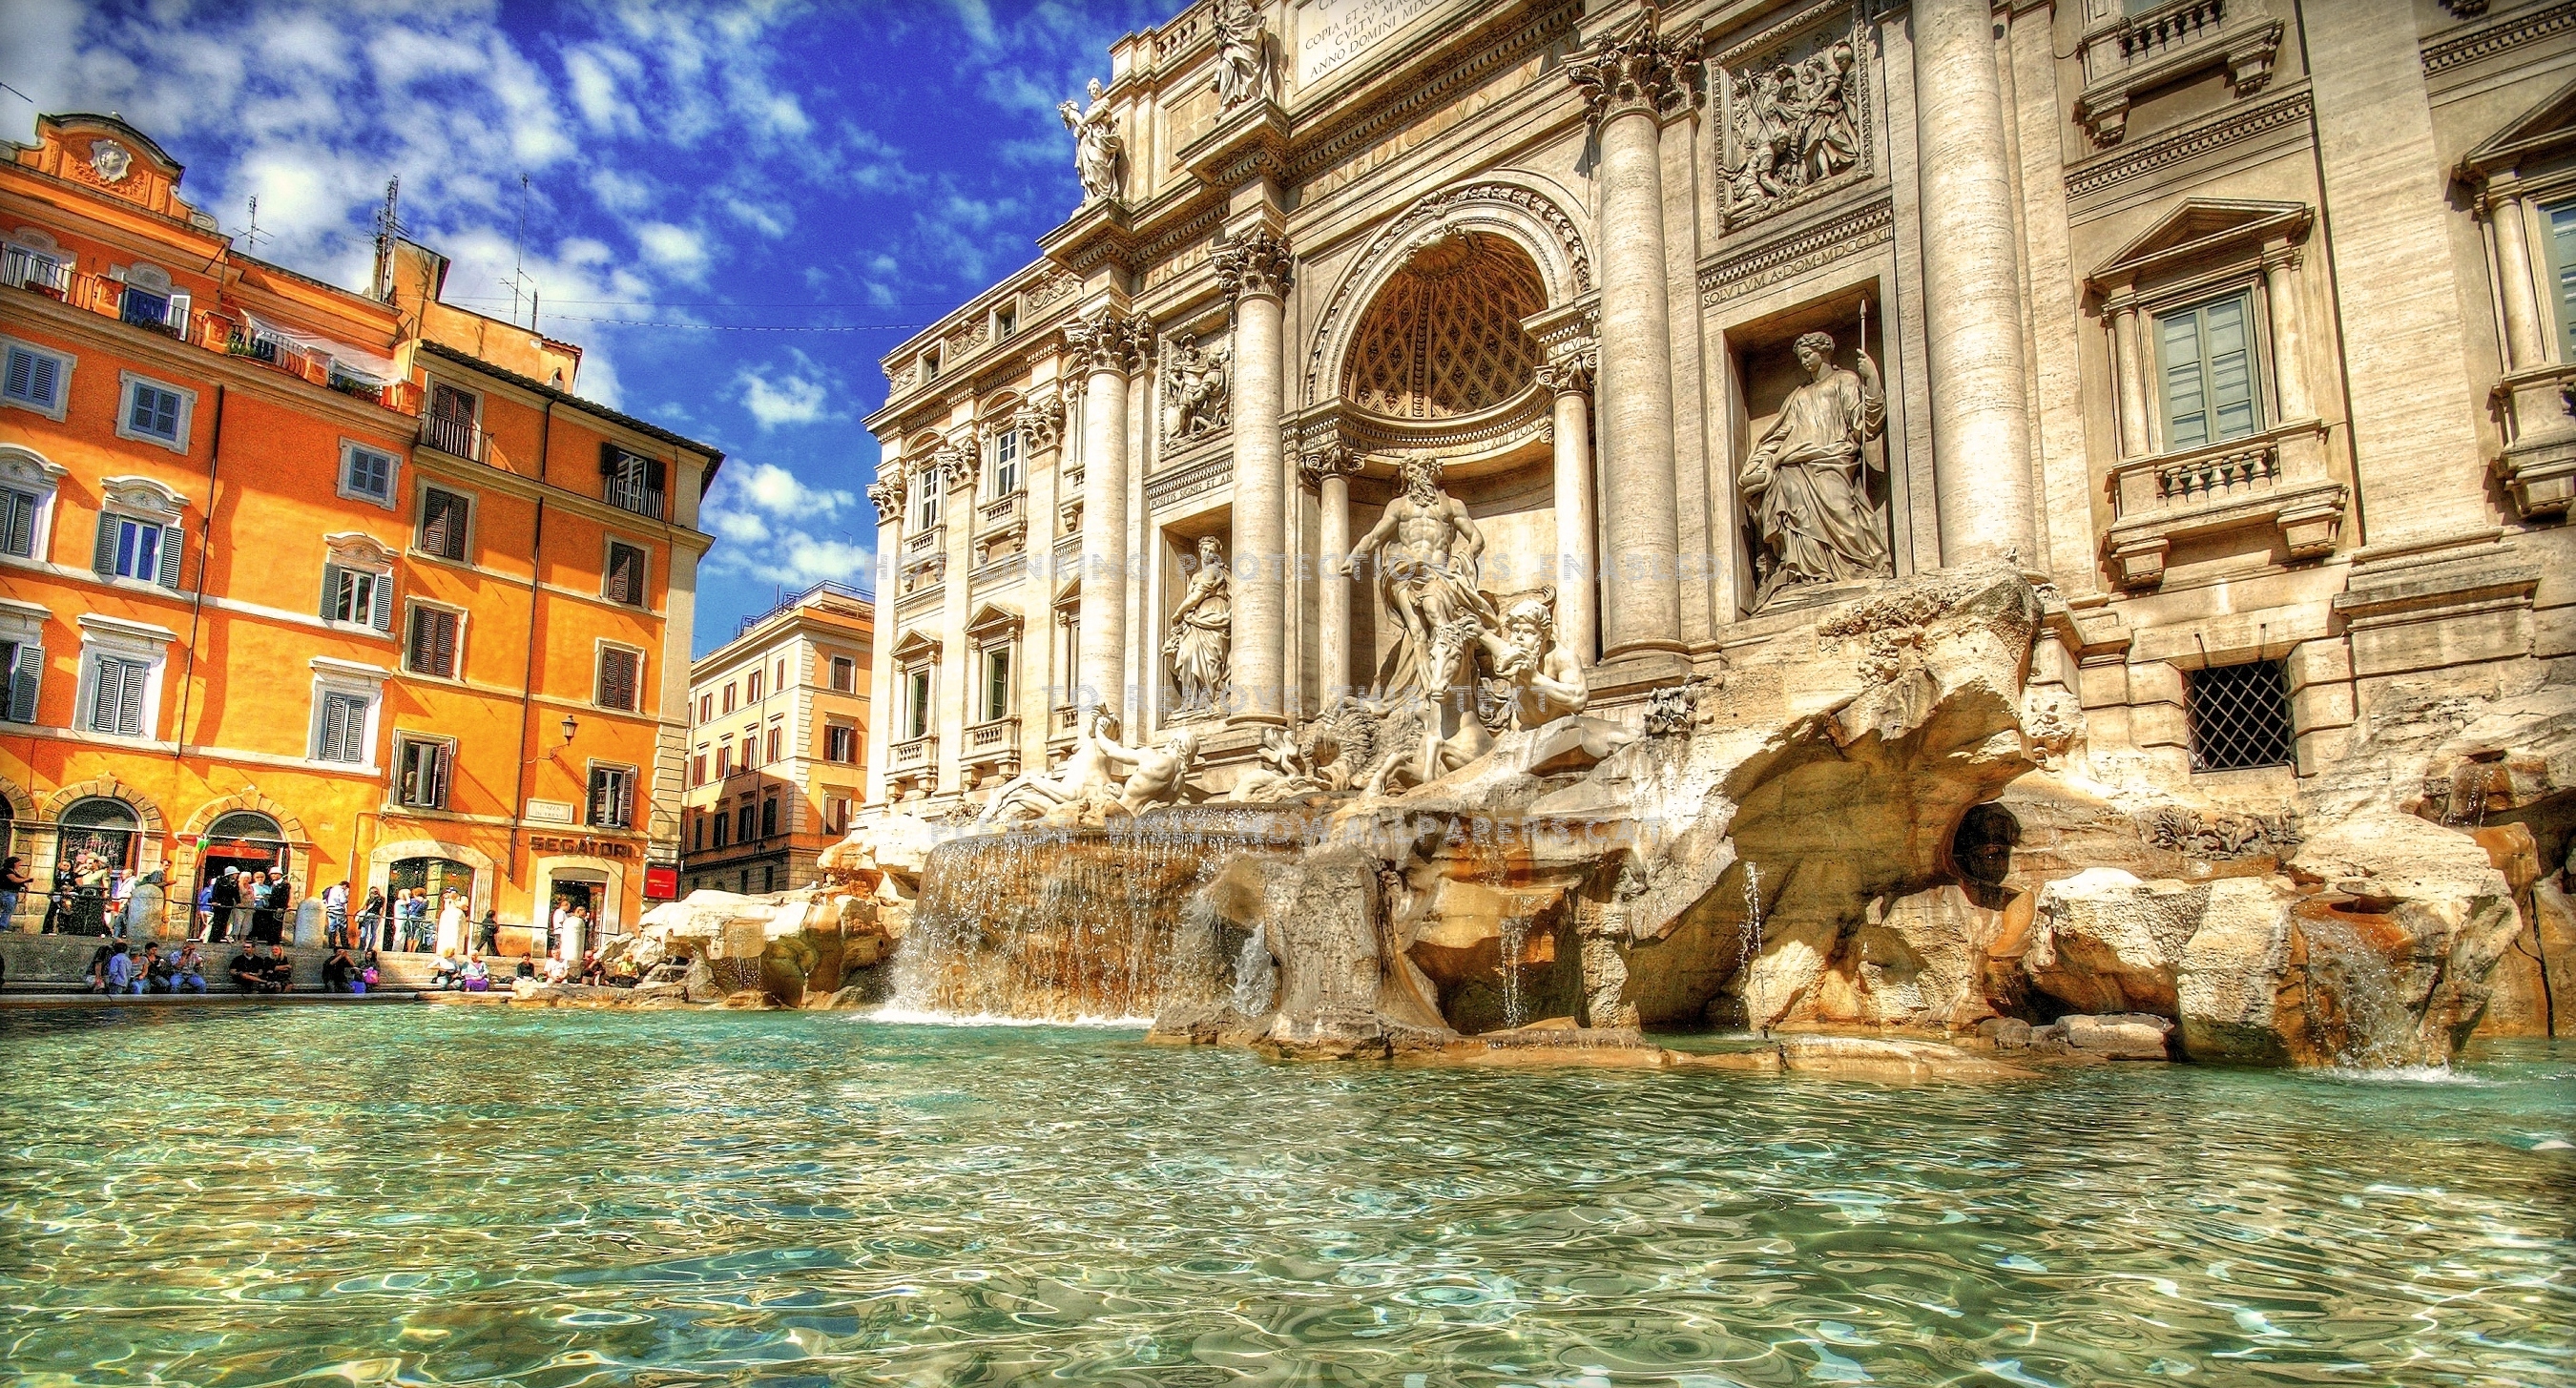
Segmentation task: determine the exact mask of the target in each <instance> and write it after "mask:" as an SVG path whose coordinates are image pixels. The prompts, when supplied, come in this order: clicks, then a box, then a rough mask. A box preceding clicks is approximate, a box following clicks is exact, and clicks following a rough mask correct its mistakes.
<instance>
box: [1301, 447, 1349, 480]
mask: <svg viewBox="0 0 2576 1388" xmlns="http://www.w3.org/2000/svg"><path fill="white" fill-rule="evenodd" d="M1360 462H1361V457H1360V452H1359V450H1358V449H1356V448H1353V447H1351V446H1350V445H1349V444H1344V443H1330V444H1326V445H1324V446H1323V447H1321V448H1310V449H1307V450H1306V451H1305V452H1304V453H1302V454H1299V455H1298V457H1297V479H1298V480H1299V481H1301V482H1304V483H1305V484H1306V485H1307V486H1309V487H1315V488H1319V489H1320V488H1321V487H1322V486H1323V485H1324V479H1325V478H1327V477H1357V476H1359V475H1360Z"/></svg>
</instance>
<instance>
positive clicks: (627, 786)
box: [590, 766, 635, 829]
mask: <svg viewBox="0 0 2576 1388" xmlns="http://www.w3.org/2000/svg"><path fill="white" fill-rule="evenodd" d="M590 823H591V827H593V828H596V829H628V828H632V827H634V824H635V771H634V768H632V767H625V766H594V767H592V768H591V769H590Z"/></svg>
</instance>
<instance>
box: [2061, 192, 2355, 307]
mask: <svg viewBox="0 0 2576 1388" xmlns="http://www.w3.org/2000/svg"><path fill="white" fill-rule="evenodd" d="M2313 220H2314V214H2313V213H2311V212H2310V211H2309V210H2308V206H2307V204H2305V203H2297V202H2255V201H2249V200H2240V199H2233V198H2189V199H2186V200H2185V201H2184V202H2183V203H2182V205H2181V206H2179V207H2176V208H2175V209H2174V210H2173V211H2171V212H2169V213H2166V214H2165V216H2164V217H2163V218H2162V219H2161V220H2159V221H2158V222H2157V223H2156V224H2155V225H2154V226H2151V227H2149V228H2147V229H2146V230H2145V231H2143V232H2141V233H2139V234H2138V236H2137V237H2136V238H2135V239H2134V240H2132V241H2130V242H2129V244H2127V245H2125V246H2122V247H2121V248H2120V249H2119V251H2118V252H2117V253H2115V254H2114V255H2113V256H2112V257H2111V259H2110V261H2109V262H2108V263H2107V264H2105V265H2103V266H2102V267H2101V268H2100V269H2097V270H2095V271H2094V272H2093V273H2092V275H2091V276H2090V279H2091V282H2092V283H2093V285H2094V286H2095V287H2096V288H2097V289H2098V288H2102V287H2105V286H2108V285H2113V284H2118V283H2122V282H2125V281H2132V280H2136V279H2139V278H2141V277H2143V276H2146V275H2149V274H2153V273H2154V272H2156V271H2158V270H2161V269H2164V268H2166V267H2168V266H2172V265H2181V264H2187V263H2190V262H2193V261H2199V260H2206V259H2209V258H2211V257H2213V256H2215V255H2216V254H2217V253H2219V252H2221V251H2224V250H2228V249H2230V248H2233V247H2237V246H2241V245H2254V246H2260V245H2261V244H2262V243H2264V242H2266V241H2291V242H2296V241H2302V240H2305V239H2306V238H2307V234H2308V226H2309V224H2310V223H2311V222H2312V221H2313Z"/></svg>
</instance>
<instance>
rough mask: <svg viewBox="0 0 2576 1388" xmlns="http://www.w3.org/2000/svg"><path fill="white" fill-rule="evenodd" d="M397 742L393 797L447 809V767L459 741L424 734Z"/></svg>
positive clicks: (420, 807) (420, 806)
mask: <svg viewBox="0 0 2576 1388" xmlns="http://www.w3.org/2000/svg"><path fill="white" fill-rule="evenodd" d="M394 742H395V744H396V745H395V748H394V799H395V800H397V801H399V802H400V803H402V804H404V805H407V806H410V807H411V808H413V809H418V810H443V809H446V808H447V768H448V763H449V762H450V761H452V760H454V759H455V756H456V745H455V744H454V743H451V742H445V741H441V740H437V739H432V738H424V737H397V738H395V739H394Z"/></svg>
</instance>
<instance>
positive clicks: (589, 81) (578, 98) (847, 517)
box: [0, 0, 1180, 653]
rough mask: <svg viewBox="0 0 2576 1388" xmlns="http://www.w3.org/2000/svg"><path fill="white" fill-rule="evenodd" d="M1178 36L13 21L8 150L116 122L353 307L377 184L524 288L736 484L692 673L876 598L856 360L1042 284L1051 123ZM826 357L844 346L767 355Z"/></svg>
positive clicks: (55, 14)
mask: <svg viewBox="0 0 2576 1388" xmlns="http://www.w3.org/2000/svg"><path fill="white" fill-rule="evenodd" d="M1179 7H1180V0H1050V2H1048V3H1033V4H1017V5H1014V4H1007V3H987V0H874V2H873V3H837V4H822V5H813V4H792V3H738V4H727V3H669V4H652V3H564V4H545V5H535V4H511V5H491V4H473V3H456V2H455V0H410V2H409V3H406V0H384V2H383V3H375V2H374V0H337V3H329V4H295V3H273V4H261V3H253V4H245V3H241V0H223V2H221V3H194V4H192V3H187V2H186V0H158V2H157V3H151V4H141V5H126V4H118V5H92V4H80V3H76V2H75V0H8V4H7V10H8V13H9V21H8V23H6V24H0V82H6V83H7V84H8V85H9V86H10V87H13V88H16V89H17V91H18V92H20V93H23V94H25V96H26V97H29V98H32V102H30V101H27V100H21V99H20V98H19V97H18V96H15V95H11V94H9V93H7V92H0V133H5V134H6V135H8V136H9V137H10V138H13V139H19V140H25V139H28V138H31V137H32V133H33V131H34V128H35V116H36V113H37V112H39V111H46V112H58V111H115V112H118V113H120V114H122V115H123V116H124V117H125V118H126V119H127V120H129V121H132V122H133V123H135V124H136V125H137V126H139V127H140V128H142V129H143V130H144V131H145V132H147V133H148V134H150V135H152V136H153V137H154V138H155V139H156V140H158V141H159V142H160V143H161V145H162V146H163V148H165V149H167V150H169V151H170V153H171V155H172V156H173V157H175V158H177V159H178V160H179V161H180V162H182V163H184V164H186V165H187V168H188V173H187V178H186V181H185V182H184V183H183V184H182V185H181V191H182V193H183V194H184V195H186V196H188V197H189V198H191V199H192V200H193V201H194V202H195V203H196V205H197V206H198V207H199V208H201V209H202V210H204V211H207V212H209V213H212V214H213V215H214V216H215V217H216V218H217V219H218V220H219V221H220V222H221V223H222V224H223V228H224V230H225V231H227V232H230V233H233V234H235V235H236V236H238V235H240V234H241V233H242V232H243V231H244V230H245V229H246V228H247V227H248V225H249V221H250V218H249V202H250V199H252V198H254V197H256V198H257V199H258V200H259V220H258V226H259V231H260V234H261V239H260V241H259V244H258V247H257V254H259V255H261V256H263V257H264V258H267V259H270V260H275V261H277V262H279V263H282V264H285V265H289V266H292V267H294V268H296V269H299V270H302V271H304V272H305V273H308V274H313V275H317V276H320V277H322V278H326V279H329V280H331V281H333V282H335V283H338V284H342V285H347V286H350V287H352V288H355V287H359V286H361V285H363V284H364V283H365V280H366V276H367V271H368V265H369V254H370V252H369V248H368V238H369V235H370V234H371V223H370V217H371V215H372V214H373V212H374V209H375V207H376V205H377V203H378V201H379V200H380V199H381V198H382V196H383V193H384V185H385V180H386V179H387V178H388V177H391V176H394V175H400V176H401V178H402V192H403V200H402V211H403V217H404V220H405V221H406V222H407V223H408V224H409V226H410V228H411V231H412V235H413V238H414V239H416V240H419V241H421V242H423V243H424V244H427V245H430V246H433V247H435V248H437V249H439V250H441V251H443V252H445V253H446V254H448V255H449V256H451V257H453V258H454V260H455V262H456V265H455V269H454V270H453V271H452V272H451V274H450V275H449V278H448V297H449V298H450V299H451V300H452V301H455V302H459V303H463V304H465V305H467V306H469V307H473V308H477V309H481V310H482V311H484V312H488V313H493V314H496V315H500V316H505V317H506V316H509V315H510V314H511V313H512V311H513V309H512V303H511V297H510V277H511V270H512V266H513V264H514V261H517V260H521V259H523V260H524V263H525V265H526V274H527V278H528V280H529V281H531V282H533V284H534V286H535V288H536V291H537V293H538V294H539V296H540V304H541V307H540V312H541V315H542V318H541V322H540V325H539V326H540V327H541V328H542V329H543V330H544V331H546V332H547V333H548V334H550V335H553V336H557V337H562V338H566V339H569V340H571V341H574V342H578V343H580V344H582V346H583V347H584V349H585V352H586V355H585V358H584V362H583V366H582V372H581V379H580V381H579V383H578V385H579V390H580V393H581V394H583V395H587V396H590V397H592V398H594V399H597V400H600V401H602V402H603V403H606V404H610V405H614V406H616V407H617V408H619V409H622V410H626V411H628V412H630V413H633V414H636V415H640V416H642V417H643V418H646V419H650V420H653V421H654V422H656V423H660V424H664V425H667V426H668V427H670V428H672V429H675V430H678V431H679V432H681V433H684V434H687V435H689V436H691V437H694V438H698V439H703V440H705V441H707V442H709V443H712V444H715V445H717V446H718V447H721V448H723V449H724V450H725V452H726V454H727V459H726V462H725V466H724V471H723V473H722V475H721V476H720V477H719V479H718V481H717V483H716V488H715V491H714V492H713V493H712V494H711V495H710V497H709V506H708V509H707V511H706V513H705V520H704V524H705V525H706V527H707V528H708V529H709V530H711V531H713V532H715V534H716V535H717V537H718V539H717V544H716V548H715V550H714V552H713V553H712V554H710V555H709V556H708V562H707V565H706V568H705V570H704V571H703V578H702V581H701V585H700V593H701V601H700V605H699V609H698V625H697V647H698V649H699V651H700V652H702V653H703V652H704V651H706V650H708V649H710V648H711V647H713V646H715V645H717V644H720V643H721V642H722V641H724V640H725V639H726V638H728V637H730V636H731V635H732V634H733V632H734V631H735V629H736V627H737V625H738V624H739V622H740V621H741V619H742V618H743V617H745V616H747V615H750V614H752V613H756V612H759V611H761V610H764V609H766V608H767V607H768V606H769V605H770V603H771V602H772V600H773V596H774V594H775V593H776V591H777V590H778V589H779V588H780V587H782V586H783V587H786V588H788V589H790V590H793V589H796V588H801V587H803V586H804V585H806V584H809V583H812V582H814V581H815V580H818V579H824V578H833V579H840V580H843V581H846V582H855V583H860V584H862V585H864V584H867V583H869V582H871V581H872V580H871V574H872V569H871V563H870V556H871V555H872V554H873V553H874V547H875V542H876V523H875V515H874V513H873V512H872V511H871V510H870V509H869V507H868V505H867V502H866V499H865V497H864V495H863V492H864V489H865V486H866V481H867V478H868V476H869V474H870V471H871V469H872V468H873V467H874V466H875V463H876V445H875V443H874V441H873V440H872V439H870V438H869V437H868V435H867V434H866V432H865V431H864V430H862V429H860V428H859V427H858V421H859V420H860V419H861V418H862V417H864V416H865V415H866V414H867V412H868V411H870V410H872V409H874V408H875V407H876V406H878V405H879V404H882V403H883V402H884V399H885V389H886V382H885V376H884V374H883V373H882V372H880V371H879V370H878V369H877V366H876V360H877V357H878V356H879V355H880V354H881V353H883V352H884V351H885V350H886V349H888V348H889V347H891V346H892V345H893V344H894V343H895V342H897V341H899V340H901V339H902V338H903V337H905V336H907V335H908V334H909V333H910V332H911V331H912V329H913V327H915V326H918V325H920V324H923V323H926V322H928V321H929V320H931V319H933V318H935V317H937V316H938V315H939V314H940V313H942V312H944V311H945V310H947V309H948V308H950V307H952V306H954V305H955V304H956V303H957V302H958V301H959V300H960V299H962V298H963V297H965V296H966V295H968V294H971V293H973V292H974V291H976V290H978V289H980V288H982V287H984V286H985V285H986V284H988V283H990V282H991V281H992V280H993V279H995V278H997V277H999V276H1001V275H1003V274H1005V273H1007V272H1009V271H1010V270H1012V269H1014V268H1016V267H1018V266H1019V265H1021V264H1023V263H1025V262H1026V260H1027V259H1028V258H1029V257H1030V256H1032V255H1033V254H1035V251H1034V249H1033V247H1032V246H1031V244H1030V243H1031V240H1032V238H1034V237H1035V236H1036V235H1038V234H1039V233H1040V232H1042V231H1044V230H1046V229H1047V228H1048V227H1050V226H1053V225H1054V224H1055V223H1057V222H1058V221H1060V220H1061V219H1062V218H1063V216H1064V215H1065V214H1066V213H1067V212H1068V211H1070V210H1071V209H1072V208H1073V206H1074V205H1075V203H1076V202H1077V201H1079V199H1080V191H1081V190H1080V188H1079V187H1078V186H1077V185H1076V183H1075V182H1074V178H1073V171H1072V166H1071V150H1070V144H1069V142H1068V141H1069V137H1068V136H1066V134H1065V132H1064V129H1063V127H1062V126H1061V125H1060V124H1059V123H1058V121H1057V118H1056V114H1055V103H1056V102H1058V101H1060V100H1062V99H1064V98H1065V97H1067V96H1071V95H1073V94H1074V93H1076V92H1077V91H1078V90H1080V88H1081V85H1082V82H1083V79H1084V78H1086V77H1092V76H1098V77H1102V78H1106V77H1107V76H1108V63H1109V59H1108V48H1109V44H1110V43H1111V41H1113V40H1114V39H1115V38H1117V37H1118V36H1119V35H1120V34H1123V33H1127V32H1130V31H1132V30H1136V29H1140V28H1143V27H1145V26H1147V25H1150V24H1153V23H1156V22H1159V21H1160V20H1162V19H1163V18H1165V17H1167V14H1168V12H1171V11H1175V10H1177V9H1178V8H1179ZM521 175H525V176H526V178H527V180H528V189H529V191H528V194H527V196H526V201H525V209H526V216H525V222H526V227H527V230H526V234H525V237H524V239H523V241H522V242H521V244H520V245H518V246H516V247H514V245H513V239H514V235H515V233H516V230H517V228H518V226H519V224H520V221H521V209H522V198H521V192H520V183H519V180H520V177H521ZM520 311H521V312H522V313H524V308H522V309H521V310H520ZM523 321H524V320H523ZM820 327H831V328H842V329H855V330H850V331H781V330H779V329H787V328H820ZM738 328H752V329H759V330H756V331H737V330H733V329H738Z"/></svg>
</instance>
